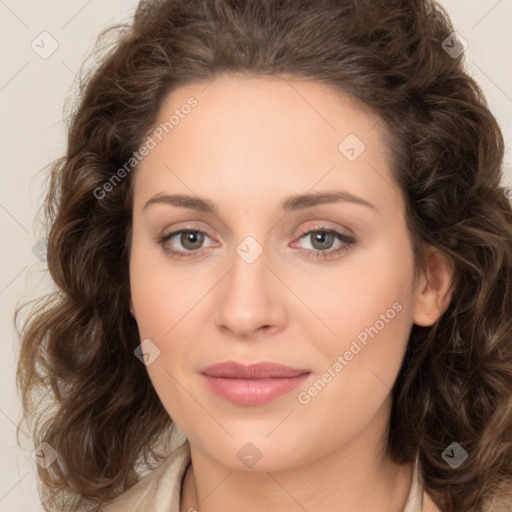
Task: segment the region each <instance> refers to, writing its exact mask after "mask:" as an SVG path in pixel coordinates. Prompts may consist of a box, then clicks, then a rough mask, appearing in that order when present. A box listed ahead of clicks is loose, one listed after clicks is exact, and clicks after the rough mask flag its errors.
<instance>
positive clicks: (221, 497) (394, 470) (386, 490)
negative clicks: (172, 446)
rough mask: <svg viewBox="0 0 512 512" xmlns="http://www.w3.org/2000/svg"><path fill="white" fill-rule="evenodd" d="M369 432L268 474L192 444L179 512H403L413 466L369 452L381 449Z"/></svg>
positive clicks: (380, 452)
mask: <svg viewBox="0 0 512 512" xmlns="http://www.w3.org/2000/svg"><path fill="white" fill-rule="evenodd" d="M384 431H385V429H384ZM368 434H369V433H362V434H361V435H360V436H359V438H358V439H352V440H351V441H350V442H349V443H348V444H347V445H344V446H341V447H338V448H336V449H335V450H333V451H329V452H328V453H326V454H323V455H321V456H319V457H317V458H313V459H312V460H308V461H307V463H303V464H301V465H299V466H293V467H288V468H286V469H282V470H276V471H272V472H269V471H253V470H251V471H240V470H234V469H233V468H228V467H226V466H224V465H222V464H219V463H218V462H217V461H215V460H214V459H213V458H211V457H210V456H209V455H208V454H207V453H205V452H204V451H201V450H200V449H199V448H198V447H196V446H194V445H191V446H190V450H191V462H192V464H191V465H189V467H188V469H187V472H186V474H185V477H184V481H183V486H182V496H181V500H180V512H194V510H195V511H200V512H221V511H222V512H225V511H226V510H244V511H247V512H256V511H262V510H272V511H273V512H289V511H290V510H297V511H298V512H299V511H303V510H336V511H337V512H353V511H354V510H364V511H367V512H401V511H403V510H404V508H405V505H406V501H407V497H408V494H409V489H410V486H411V483H412V473H413V465H412V464H407V465H398V464H396V463H394V462H393V461H391V460H390V459H389V458H388V457H387V456H386V455H385V453H384V449H383V448H379V449H368V447H369V446H372V447H375V446H379V447H382V446H383V445H384V443H383V438H382V436H381V438H380V439H379V440H378V441H379V442H377V443H374V442H372V441H375V439H373V440H372V439H371V436H370V438H369V437H368Z"/></svg>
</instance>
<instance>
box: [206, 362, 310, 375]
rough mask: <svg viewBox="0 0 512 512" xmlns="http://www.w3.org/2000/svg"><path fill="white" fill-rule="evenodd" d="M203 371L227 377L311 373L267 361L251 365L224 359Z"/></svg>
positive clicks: (207, 373)
mask: <svg viewBox="0 0 512 512" xmlns="http://www.w3.org/2000/svg"><path fill="white" fill-rule="evenodd" d="M201 373H203V374H204V375H208V376H209V377H223V378H227V379H268V378H279V377H281V378H284V377H297V376H298V375H303V374H305V373H310V371H309V370H299V369H297V368H291V367H290V366H285V365H282V364H278V363H270V362H266V361H264V362H261V363H253V364H249V365H245V364H241V363H238V362H236V361H224V362H222V363H217V364H214V365H212V366H208V367H207V368H204V369H203V370H202V372H201Z"/></svg>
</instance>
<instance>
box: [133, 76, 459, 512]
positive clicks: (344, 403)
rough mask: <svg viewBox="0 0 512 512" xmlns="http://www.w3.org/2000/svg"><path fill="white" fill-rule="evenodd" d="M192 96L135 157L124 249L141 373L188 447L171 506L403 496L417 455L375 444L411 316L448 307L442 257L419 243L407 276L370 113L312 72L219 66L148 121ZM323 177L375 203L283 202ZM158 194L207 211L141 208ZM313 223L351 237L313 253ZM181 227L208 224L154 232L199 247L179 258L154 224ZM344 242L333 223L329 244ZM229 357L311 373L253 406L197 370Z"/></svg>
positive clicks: (391, 506)
mask: <svg viewBox="0 0 512 512" xmlns="http://www.w3.org/2000/svg"><path fill="white" fill-rule="evenodd" d="M191 96H193V97H194V98H195V99H196V100H197V102H198V104H197V106H196V107H195V108H194V109H192V111H191V112H190V114H188V115H187V116H185V117H184V118H183V119H180V122H179V123H178V124H177V125H176V126H174V128H173V129H172V130H171V131H169V133H168V134H166V135H165V136H164V137H163V138H162V141H161V142H159V143H158V144H157V146H156V147H155V148H153V149H151V151H149V154H148V155H147V156H145V158H144V159H143V160H142V161H141V163H140V164H139V166H138V168H137V169H136V171H135V175H134V180H135V182H134V197H133V232H132V245H131V254H130V280H131V294H132V298H131V311H132V314H133V316H134V317H135V318H136V320H137V324H138V327H139V331H140V339H141V340H144V339H150V340H151V341H152V342H153V343H154V344H155V345H156V346H157V347H158V349H159V350H160V354H159V357H157V358H156V359H155V360H154V361H153V362H151V364H149V365H148V366H147V370H148V373H149V377H150V379H151V381H152V383H153V385H154V387H155V389H156V391H157V393H158V395H159V397H160V399H161V401H162V404H163V405H164V407H165V408H166V410H167V411H168V413H169V415H170V416H171V417H172V418H173V420H174V421H175V422H176V423H177V425H178V426H179V427H180V429H181V430H182V432H183V433H184V434H185V435H186V437H187V438H188V440H189V443H190V447H191V459H192V465H191V466H190V467H189V469H188V471H187V473H186V477H185V479H184V486H183V489H182V499H181V505H180V510H181V511H187V510H189V509H190V508H191V507H194V508H196V509H199V510H201V512H218V511H226V510H245V511H261V510H273V511H276V512H279V511H283V512H284V511H286V512H290V511H302V510H304V509H306V510H309V511H317V510H337V511H338V512H349V511H350V512H352V511H353V510H366V511H375V512H377V511H379V512H387V511H389V512H396V511H397V510H402V508H403V507H404V506H405V503H406V500H407V496H408V493H409V488H410V485H411V477H412V465H405V466H402V467H400V466H398V465H396V464H394V463H393V462H392V461H391V460H389V459H388V458H387V457H386V455H385V452H384V443H385V439H386V428H387V423H388V420H389V414H390V407H391V395H390V393H391V387H392V385H393V382H394V381H395V379H396V377H397V374H398V372H399V369H400V365H401V362H402V359H403V356H404V354H405V350H406V346H407V340H408V336H409V333H410V330H411V327H412V325H413V323H416V324H418V325H431V324H432V323H433V322H435V320H436V319H437V318H438V317H439V315H440V314H442V312H443V311H444V310H445V309H446V307H447V306H448V303H449V299H450V295H449V283H450V278H451V267H450V265H449V262H448V261H446V259H445V258H444V257H443V256H442V255H440V254H439V253H438V252H436V251H434V250H432V249H431V248H428V247H426V248H425V251H426V257H427V268H426V270H425V272H424V273H421V274H419V275H415V272H414V266H413V253H412V245H411V238H410V235H409V233H408V230H407V228H406V223H405V217H404V202H403V198H402V196H401V193H400V191H399V189H398V187H397V186H396V185H395V184H394V182H393V179H392V177H391V171H390V168H389V166H388V163H387V157H388V152H387V148H386V146H385V144H384V142H383V139H382V132H381V130H382V129H383V128H382V125H381V124H379V123H378V119H377V118H376V117H375V116H374V115H373V114H372V113H371V112H370V111H368V110H367V109H365V108H363V107H362V106H360V105H358V104H357V103H356V102H355V101H354V100H352V99H351V98H350V97H348V96H346V95H344V94H341V93H339V92H336V91H334V90H333V89H330V88H328V87H327V86H325V85H323V84H320V83H316V82H309V81H304V80H298V79H296V80H294V81H292V80H291V78H286V79H285V78H284V77H280V78H278V77H248V76H243V75H228V74H224V75H221V76H220V77H218V78H217V79H216V80H215V81H213V82H211V83H196V84H192V85H187V86H184V87H181V88H179V89H176V90H174V91H173V92H171V93H170V95H169V96H168V97H167V98H166V99H165V102H164V103H163V104H162V106H161V108H160V111H159V115H158V119H157V121H156V123H155V127H156V126H158V125H159V124H160V123H162V122H165V121H167V120H168V119H169V117H170V116H171V115H172V114H173V112H174V110H175V109H176V108H180V106H181V105H183V104H185V103H186V102H187V100H188V99H189V98H190V97H191ZM349 134H356V135H357V137H358V138H359V139H360V140H361V141H363V142H364V144H365V146H366V149H365V150H364V152H362V153H361V154H360V156H358V158H357V159H355V160H354V161H349V160H348V159H347V158H346V157H345V155H344V154H342V152H340V150H339V149H338V146H339V144H340V143H341V142H342V141H343V140H344V139H345V137H347V135H349ZM334 190H343V191H347V192H349V193H350V194H352V195H354V196H357V197H359V198H362V199H364V200H365V201H367V202H369V203H371V204H372V205H373V206H374V208H371V207H368V206H364V205H360V204H355V203H352V202H347V201H340V202H331V203H328V204H321V205H316V206H313V207H309V208H307V209H303V210H297V211H291V212H288V213H286V214H284V213H283V211H281V210H280V204H281V202H282V201H283V200H285V199H286V198H288V197H289V196H291V195H295V194H303V193H307V192H313V193H316V192H325V191H334ZM165 194H187V195H191V196H193V197H197V196H199V197H201V198H207V199H209V200H210V201H212V202H213V203H214V204H215V205H216V207H217V209H218V211H217V213H216V214H213V213H207V212H200V211H195V210H192V209H189V208H182V207H178V206H174V205H170V204H161V203H154V204H151V205H150V206H147V207H146V208H144V205H145V204H146V202H147V201H148V200H150V199H151V198H153V197H154V196H156V195H165ZM319 226H320V227H325V228H327V229H335V230H336V231H338V232H339V233H341V234H344V235H346V236H351V237H353V239H355V240H356V242H355V244H353V245H351V246H348V247H347V246H345V250H343V251H342V252H341V253H338V254H337V255H334V256H333V257H332V258H330V259H319V258H315V257H308V255H307V254H306V253H307V252H308V250H309V252H311V251H312V250H313V251H314V250H316V252H317V253H319V252H322V247H323V246H322V245H321V244H318V243H316V244H315V239H314V237H313V236H312V235H311V234H310V235H301V232H302V231H310V230H313V229H319ZM186 228H187V229H199V230H202V231H205V232H206V233H207V235H206V236H205V238H204V242H203V245H202V246H201V245H200V244H201V242H198V243H196V244H195V245H194V243H192V244H190V243H189V244H188V245H187V246H184V245H183V239H182V241H181V243H180V236H179V235H178V236H175V237H174V238H172V239H171V240H168V241H167V242H166V247H168V248H172V249H174V250H177V251H180V252H182V253H184V252H187V248H188V252H189V253H190V252H192V253H193V251H194V250H196V253H197V249H194V247H201V248H205V251H204V252H203V253H202V254H199V255H195V256H194V255H193V256H192V257H190V258H187V259H181V260H180V259H177V258H175V257H172V256H171V255H169V254H168V253H166V252H165V251H164V249H163V246H162V245H161V244H159V243H158V239H159V237H161V236H162V235H165V234H168V233H172V232H173V231H177V230H179V229H186ZM249 235H250V236H252V237H253V238H254V239H255V240H256V241H257V243H258V244H259V245H260V246H261V248H262V249H263V252H262V253H261V254H260V255H259V256H258V257H257V258H256V259H255V261H253V262H252V263H248V262H247V261H245V260H244V259H243V258H242V257H241V256H239V254H238V253H237V252H236V249H237V246H238V245H239V244H240V243H241V242H242V241H243V240H244V239H245V238H246V237H247V236H249ZM301 236H302V237H301ZM186 242H187V240H185V244H186ZM329 243H330V245H329ZM344 245H345V244H344V242H341V241H339V240H338V239H337V238H336V237H333V238H332V239H331V238H328V239H327V242H326V245H325V247H327V248H324V249H323V250H324V252H329V251H331V252H333V251H334V250H336V249H337V248H339V247H342V246H344ZM319 247H320V248H319ZM395 303H399V304H400V305H401V310H400V312H398V313H396V315H395V316H394V318H393V319H391V320H389V321H388V322H386V323H385V326H384V327H383V328H382V329H380V330H379V332H378V334H377V335H376V336H375V337H373V338H369V339H368V341H367V345H365V346H363V348H362V350H361V351H360V352H358V353H357V355H355V356H354V357H353V359H352V360H350V361H348V362H347V365H346V366H344V367H343V369H342V370H341V371H339V372H338V373H337V374H336V376H335V377H334V378H332V379H331V381H330V382H329V383H328V384H327V385H326V386H325V387H324V388H323V389H322V390H321V392H319V393H318V394H317V395H316V396H314V397H312V398H311V400H310V401H309V403H307V404H303V403H300V402H299V400H298V398H297V396H298V393H300V392H301V391H306V392H307V390H308V389H309V388H310V387H311V385H312V383H314V382H316V381H318V379H321V376H322V374H324V373H325V372H326V370H327V369H328V368H329V367H332V366H333V364H334V363H335V362H336V361H337V357H338V355H343V354H344V353H345V352H346V351H347V350H348V349H349V348H350V346H351V343H352V341H353V340H354V339H356V337H357V335H358V334H360V333H361V332H362V331H364V329H365V328H366V327H369V326H372V325H374V324H375V323H376V321H377V320H379V318H382V317H381V316H380V315H383V314H385V313H386V311H388V310H389V309H390V308H392V305H393V304H395ZM231 359H234V360H237V361H240V362H244V363H249V362H259V361H273V362H278V363H282V364H286V365H289V366H292V367H294V368H303V369H308V370H310V371H311V372H312V375H311V376H310V378H309V379H308V381H307V382H305V383H304V384H303V385H301V386H300V387H299V388H298V389H296V390H294V391H292V392H291V393H288V394H286V395H283V396H280V397H279V398H277V399H275V400H273V401H271V402H269V403H267V404H265V405H260V406H252V407H251V406H239V405H234V404H232V403H230V402H227V401H225V400H223V399H222V398H219V397H217V396H216V395H214V394H213V393H212V392H211V391H210V390H209V389H208V388H207V387H206V386H205V384H204V382H203V379H202V377H201V375H200V371H201V369H203V368H205V367H206V366H209V365H211V364H214V363H217V362H221V361H225V360H231ZM248 442H250V443H252V444H253V445H255V446H256V447H257V449H258V450H259V452H260V453H261V455H262V456H261V459H260V460H259V461H258V462H257V463H256V464H255V465H254V466H253V467H251V468H249V467H247V466H245V465H244V464H243V463H242V462H241V461H240V460H239V458H238V457H237V453H238V452H239V450H241V449H242V448H243V447H244V446H245V445H246V444H247V443H248ZM319 491H320V492H319Z"/></svg>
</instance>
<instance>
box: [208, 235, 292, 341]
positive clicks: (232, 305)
mask: <svg viewBox="0 0 512 512" xmlns="http://www.w3.org/2000/svg"><path fill="white" fill-rule="evenodd" d="M268 256H269V253H268V251H267V250H266V249H265V248H264V246H263V243H260V242H259V241H258V240H256V237H254V236H246V237H245V238H244V239H243V240H242V241H241V242H240V243H239V244H238V245H237V246H236V247H235V248H234V253H233V255H232V260H231V271H230V272H229V273H228V275H227V276H226V278H225V279H224V280H223V281H224V283H223V285H222V292H221V297H218V301H219V302H218V303H217V306H216V310H217V312H216V315H217V322H218V325H219V327H222V326H223V327H224V328H228V329H229V330H230V331H231V332H232V333H233V334H236V335H238V336H244V337H245V336H250V335H251V334H252V333H254V332H255V331H256V330H258V329H259V328H261V327H264V326H265V327H266V328H267V329H268V328H270V327H273V328H276V327H277V326H278V325H280V324H282V322H283V320H284V308H283V306H284V305H283V303H282V301H281V294H280V293H279V290H278V288H277V286H278V283H276V282H272V281H273V280H276V279H275V276H274V275H273V274H272V272H271V271H270V270H269V269H268V268H267V265H268V264H269V263H270V262H269V257H268Z"/></svg>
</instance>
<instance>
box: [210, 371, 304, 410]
mask: <svg viewBox="0 0 512 512" xmlns="http://www.w3.org/2000/svg"><path fill="white" fill-rule="evenodd" d="M310 375H311V374H310V373H304V374H302V375H298V376H297V377H280V378H269V379H227V378H223V377H210V376H208V375H203V377H205V379H206V383H207V385H208V386H209V387H210V389H211V390H212V391H213V392H214V393H215V394H216V395H218V396H220V397H221V398H224V399H225V400H228V401H229V402H232V403H234V404H236V405H262V404H266V403H267V402H270V401H271V400H274V399H275V398H277V397H279V396H281V395H284V394H285V393H289V392H290V391H292V390H293V389H295V388H297V387H298V386H300V385H301V384H302V383H303V382H304V381H305V380H306V379H307V378H308V377H309V376H310Z"/></svg>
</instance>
